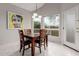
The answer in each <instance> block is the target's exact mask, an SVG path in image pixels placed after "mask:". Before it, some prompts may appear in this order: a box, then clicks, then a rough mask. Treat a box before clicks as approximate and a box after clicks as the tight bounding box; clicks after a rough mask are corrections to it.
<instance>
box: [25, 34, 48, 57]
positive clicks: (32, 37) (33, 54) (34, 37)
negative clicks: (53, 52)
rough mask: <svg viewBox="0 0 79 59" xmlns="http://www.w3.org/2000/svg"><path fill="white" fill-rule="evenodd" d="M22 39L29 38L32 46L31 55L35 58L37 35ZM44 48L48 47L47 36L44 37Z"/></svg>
mask: <svg viewBox="0 0 79 59" xmlns="http://www.w3.org/2000/svg"><path fill="white" fill-rule="evenodd" d="M24 37H27V38H31V40H32V44H31V55H32V56H35V40H36V38H37V37H39V35H24ZM45 38H46V40H45V42H46V46H48V35H46V37H45Z"/></svg>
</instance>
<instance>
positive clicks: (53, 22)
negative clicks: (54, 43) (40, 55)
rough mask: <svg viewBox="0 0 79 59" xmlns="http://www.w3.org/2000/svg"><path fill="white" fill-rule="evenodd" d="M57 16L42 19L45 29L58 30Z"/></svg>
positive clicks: (58, 17)
mask: <svg viewBox="0 0 79 59" xmlns="http://www.w3.org/2000/svg"><path fill="white" fill-rule="evenodd" d="M59 19H60V16H59V15H55V16H48V17H44V26H45V28H59Z"/></svg>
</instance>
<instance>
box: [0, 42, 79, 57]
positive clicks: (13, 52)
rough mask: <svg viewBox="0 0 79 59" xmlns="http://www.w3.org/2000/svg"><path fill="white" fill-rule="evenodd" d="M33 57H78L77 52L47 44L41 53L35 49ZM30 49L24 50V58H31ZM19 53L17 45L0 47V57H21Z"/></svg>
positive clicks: (57, 45)
mask: <svg viewBox="0 0 79 59" xmlns="http://www.w3.org/2000/svg"><path fill="white" fill-rule="evenodd" d="M35 49H36V50H35V56H79V52H76V51H74V50H72V49H70V48H68V47H66V46H64V45H62V44H58V43H54V42H50V41H49V42H48V47H47V48H46V50H44V47H42V53H41V54H40V52H39V49H38V48H37V47H36V48H35ZM30 51H31V49H28V50H25V56H31V52H30ZM21 54H22V53H19V45H18V44H14V43H11V44H10V45H9V44H8V45H7V46H6V45H5V46H0V56H21Z"/></svg>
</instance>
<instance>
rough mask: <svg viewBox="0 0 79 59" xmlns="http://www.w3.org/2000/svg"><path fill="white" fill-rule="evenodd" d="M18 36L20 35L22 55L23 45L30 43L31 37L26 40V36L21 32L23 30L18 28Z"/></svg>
mask: <svg viewBox="0 0 79 59" xmlns="http://www.w3.org/2000/svg"><path fill="white" fill-rule="evenodd" d="M19 36H20V52H21V50H22V49H23V52H22V55H24V51H25V46H26V45H28V46H29V45H30V44H31V39H32V38H28V40H27V37H25V36H24V34H23V30H19ZM25 39H26V40H25Z"/></svg>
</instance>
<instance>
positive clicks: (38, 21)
mask: <svg viewBox="0 0 79 59" xmlns="http://www.w3.org/2000/svg"><path fill="white" fill-rule="evenodd" d="M33 22H34V33H38V32H39V30H40V28H41V19H40V18H34V19H33Z"/></svg>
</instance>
